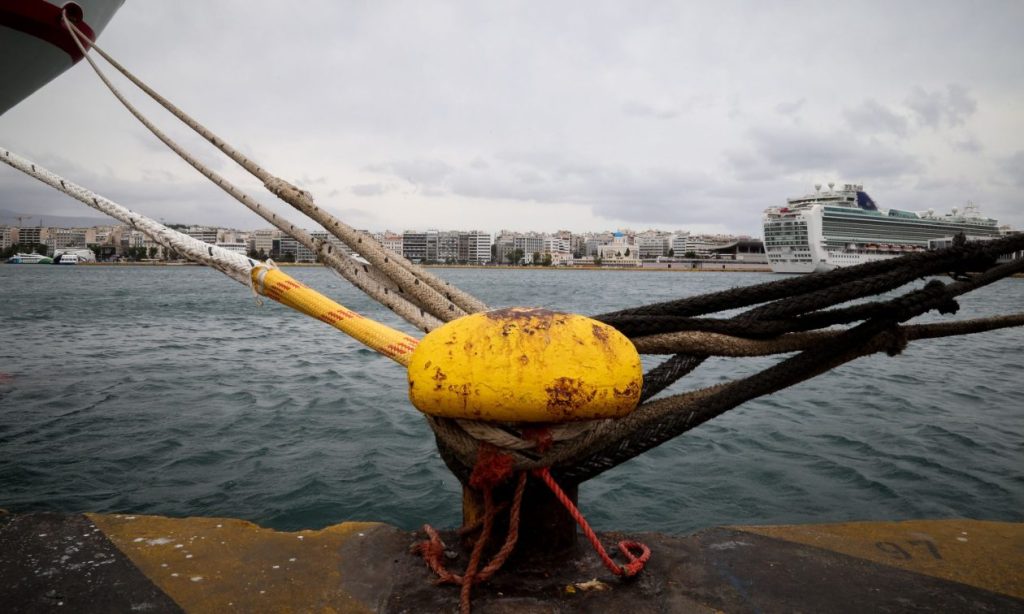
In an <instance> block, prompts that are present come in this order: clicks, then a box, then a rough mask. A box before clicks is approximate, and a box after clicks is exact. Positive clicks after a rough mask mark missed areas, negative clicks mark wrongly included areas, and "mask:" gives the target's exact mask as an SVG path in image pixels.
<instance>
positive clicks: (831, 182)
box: [828, 181, 836, 192]
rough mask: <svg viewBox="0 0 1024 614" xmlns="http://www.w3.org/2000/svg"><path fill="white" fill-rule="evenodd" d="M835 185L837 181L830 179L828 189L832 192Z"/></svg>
mask: <svg viewBox="0 0 1024 614" xmlns="http://www.w3.org/2000/svg"><path fill="white" fill-rule="evenodd" d="M835 186H836V183H835V182H834V181H829V182H828V191H829V192H832V191H833V190H832V188H834V187H835Z"/></svg>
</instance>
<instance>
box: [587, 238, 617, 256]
mask: <svg viewBox="0 0 1024 614" xmlns="http://www.w3.org/2000/svg"><path fill="white" fill-rule="evenodd" d="M613 238H614V235H613V234H612V233H610V232H599V233H588V234H587V237H586V240H585V241H584V248H583V255H584V256H598V257H600V252H599V250H598V248H600V247H601V246H602V245H608V244H610V243H611V242H612V240H613Z"/></svg>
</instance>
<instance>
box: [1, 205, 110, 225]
mask: <svg viewBox="0 0 1024 614" xmlns="http://www.w3.org/2000/svg"><path fill="white" fill-rule="evenodd" d="M19 217H21V224H22V225H23V226H39V225H40V222H39V220H40V219H42V226H58V227H61V228H72V227H86V228H88V227H90V226H112V225H114V224H120V222H118V221H117V220H115V219H114V218H112V217H106V216H85V215H47V214H45V213H19V212H17V211H8V210H6V209H0V225H7V226H17V225H18V218H19Z"/></svg>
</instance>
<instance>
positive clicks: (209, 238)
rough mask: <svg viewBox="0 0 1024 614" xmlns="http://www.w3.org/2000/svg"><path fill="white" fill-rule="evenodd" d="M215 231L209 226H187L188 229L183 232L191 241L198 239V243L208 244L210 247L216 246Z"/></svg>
mask: <svg viewBox="0 0 1024 614" xmlns="http://www.w3.org/2000/svg"><path fill="white" fill-rule="evenodd" d="M217 230H218V229H216V228H211V227H209V226H189V227H188V229H187V230H185V234H187V235H188V236H190V237H192V238H193V239H198V240H199V241H202V242H203V243H209V244H210V245H216V244H217Z"/></svg>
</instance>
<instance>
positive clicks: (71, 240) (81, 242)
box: [46, 228, 86, 254]
mask: <svg viewBox="0 0 1024 614" xmlns="http://www.w3.org/2000/svg"><path fill="white" fill-rule="evenodd" d="M85 246H86V240H85V229H84V228H53V229H51V232H50V238H49V240H48V241H47V242H46V251H47V253H49V254H56V252H57V250H63V249H65V248H69V247H85Z"/></svg>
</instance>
